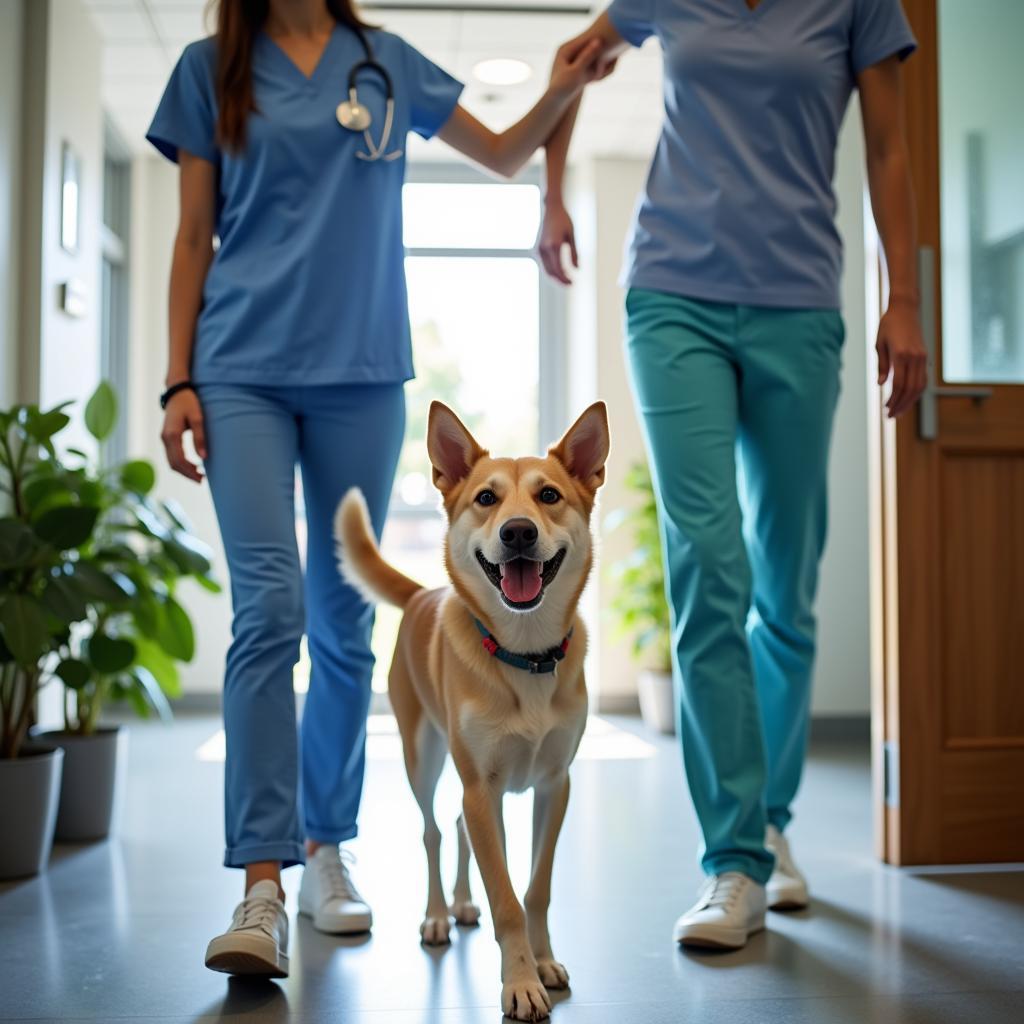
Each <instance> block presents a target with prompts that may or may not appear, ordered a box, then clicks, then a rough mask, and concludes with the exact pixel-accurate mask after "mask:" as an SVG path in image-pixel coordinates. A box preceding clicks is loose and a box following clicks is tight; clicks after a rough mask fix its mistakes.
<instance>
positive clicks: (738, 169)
mask: <svg viewBox="0 0 1024 1024" xmlns="http://www.w3.org/2000/svg"><path fill="white" fill-rule="evenodd" d="M608 16H609V17H610V19H611V21H612V24H613V25H614V26H615V28H616V29H617V30H618V32H619V34H620V35H621V36H622V37H623V38H624V39H625V40H626V41H627V42H629V43H632V44H633V45H634V46H639V45H640V44H641V43H642V42H643V41H644V40H645V39H647V37H648V36H651V35H657V37H658V39H659V40H660V42H661V45H662V49H663V51H664V63H665V74H664V88H665V121H664V125H663V128H662V134H661V139H660V141H659V143H658V148H657V150H656V152H655V155H654V160H653V163H652V165H651V169H650V173H649V176H648V179H647V187H646V190H645V193H644V196H643V198H642V200H641V203H640V206H639V209H638V211H637V216H636V223H635V226H634V230H633V236H632V240H631V242H630V246H629V254H628V257H627V266H626V270H625V272H624V275H623V276H624V278H625V282H626V283H627V284H630V285H633V286H636V287H638V288H650V289H653V290H655V291H665V292H671V293H674V294H677V295H683V296H687V297H690V298H696V299H705V300H708V301H712V302H735V303H743V304H749V305H758V306H776V307H791V308H820V309H838V308H839V305H840V297H839V283H840V282H839V279H840V274H841V272H842V244H841V242H840V238H839V232H838V231H837V229H836V226H835V212H836V199H835V194H834V193H833V190H832V177H833V173H834V171H835V153H836V143H837V139H838V135H839V127H840V125H841V124H842V120H843V117H844V115H845V113H846V108H847V104H848V103H849V99H850V94H851V92H852V91H853V89H854V88H855V86H856V76H857V75H858V74H859V73H860V72H861V71H863V70H864V69H865V68H867V67H870V66H871V65H872V64H876V63H878V62H879V61H881V60H884V59H885V58H886V57H890V56H892V55H894V54H896V55H898V56H899V57H900V59H901V60H902V59H905V58H906V57H908V56H909V55H910V54H911V53H912V52H913V51H914V49H915V47H916V43H915V41H914V37H913V34H912V33H911V31H910V26H909V25H908V24H907V19H906V17H905V16H904V14H903V10H902V8H901V7H900V4H899V0H760V3H759V4H758V5H757V7H756V8H755V9H754V10H750V8H749V7H747V4H746V0H612V4H611V6H610V7H609V8H608Z"/></svg>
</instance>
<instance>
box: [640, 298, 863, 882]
mask: <svg viewBox="0 0 1024 1024" xmlns="http://www.w3.org/2000/svg"><path fill="white" fill-rule="evenodd" d="M626 330H627V349H628V356H629V364H630V368H631V373H632V383H633V388H634V393H635V396H636V402H637V407H638V409H639V411H640V413H641V414H642V418H643V423H644V428H645V432H646V440H647V446H648V452H649V455H650V462H651V469H652V475H653V479H654V486H655V492H656V495H657V499H658V509H659V513H660V518H661V532H662V542H663V546H664V555H665V573H666V589H667V592H668V598H669V603H670V606H671V609H672V654H673V666H674V676H675V680H676V690H677V695H678V701H677V703H678V723H679V734H680V737H681V740H682V746H683V761H684V764H685V768H686V777H687V781H688V783H689V787H690V793H691V795H692V797H693V802H694V807H695V809H696V812H697V817H698V818H699V820H700V825H701V830H702V832H703V836H704V852H703V856H702V861H701V863H702V866H703V868H704V870H705V871H706V872H707V873H708V874H721V873H723V872H725V871H740V872H742V873H744V874H746V875H748V876H750V877H751V878H753V879H755V880H756V881H758V882H762V883H763V882H765V881H766V880H767V879H768V877H769V875H770V874H771V871H772V866H773V858H772V855H771V853H769V852H768V851H767V850H766V849H765V845H764V837H765V826H766V823H769V822H770V823H771V824H773V825H775V826H776V827H777V828H778V829H779V830H780V831H781V830H782V829H784V828H785V827H786V825H787V824H788V822H789V820H790V817H791V812H790V805H791V803H792V801H793V798H794V796H795V795H796V791H797V787H798V786H799V783H800V776H801V772H802V769H803V762H804V755H805V750H806V744H807V727H808V719H809V715H810V691H811V675H812V669H813V663H814V651H815V618H814V610H813V605H814V597H815V591H816V589H817V581H818V563H819V560H820V558H821V553H822V550H823V548H824V543H825V531H826V518H827V469H828V453H829V443H830V438H831V433H832V421H833V417H834V413H835V408H836V402H837V400H838V397H839V375H840V366H841V351H842V344H843V338H844V328H843V321H842V317H841V316H840V314H839V313H838V312H837V311H835V310H805V309H773V308H767V307H754V306H741V305H733V304H725V303H715V302H704V301H697V300H693V299H687V298H683V297H681V296H677V295H670V294H666V293H663V292H654V291H647V290H641V289H636V288H634V289H631V290H630V292H629V294H628V296H627V298H626Z"/></svg>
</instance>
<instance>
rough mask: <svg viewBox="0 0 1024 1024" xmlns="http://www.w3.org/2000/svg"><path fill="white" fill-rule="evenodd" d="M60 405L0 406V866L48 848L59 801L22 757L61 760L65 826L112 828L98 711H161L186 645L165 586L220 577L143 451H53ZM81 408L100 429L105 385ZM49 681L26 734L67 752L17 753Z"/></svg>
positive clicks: (106, 418)
mask: <svg viewBox="0 0 1024 1024" xmlns="http://www.w3.org/2000/svg"><path fill="white" fill-rule="evenodd" d="M65 408H66V406H62V407H60V408H57V409H53V410H50V411H48V412H42V411H40V410H39V409H38V408H36V407H34V406H17V407H15V408H14V409H11V410H9V411H6V412H0V488H2V491H3V492H5V494H6V500H7V504H8V506H9V512H8V514H6V515H4V516H2V517H0V679H2V688H0V825H2V826H3V832H4V842H3V844H0V877H13V876H16V875H18V874H31V873H34V872H35V871H38V870H39V869H40V867H41V866H42V865H43V864H44V863H45V861H46V858H47V856H48V853H49V845H50V842H51V840H52V834H53V826H54V824H55V822H56V820H57V806H58V805H57V803H56V802H54V803H53V806H52V808H50V807H49V806H48V805H47V804H46V802H45V801H44V800H43V799H42V797H43V786H42V783H41V782H40V783H39V784H38V785H37V786H36V787H35V788H34V789H32V790H31V791H30V790H28V789H26V788H25V782H24V776H25V775H26V772H27V771H28V770H29V769H28V767H27V765H29V764H30V763H31V764H33V765H35V764H42V763H43V761H45V759H46V758H47V757H50V756H52V758H53V759H54V760H55V761H56V762H57V763H59V762H60V760H61V758H64V760H65V762H66V764H67V767H66V769H65V772H64V776H65V782H66V783H67V788H66V790H65V792H64V793H63V796H62V799H61V819H62V821H63V822H64V823H65V824H66V829H65V830H64V831H63V832H62V835H64V836H66V837H68V838H70V837H71V835H74V836H76V837H82V838H84V837H85V836H86V834H89V836H90V837H92V836H94V835H99V834H102V833H103V831H104V829H103V827H102V821H103V820H104V816H105V818H106V821H107V828H108V829H109V819H110V809H112V808H113V805H114V800H113V792H114V788H115V787H114V779H115V778H116V770H115V766H116V763H117V760H116V753H117V749H118V748H119V747H120V746H122V742H121V740H120V739H119V738H118V736H117V734H116V733H115V734H113V736H112V737H111V735H110V734H108V733H104V732H103V731H101V730H98V718H99V714H100V710H101V708H102V706H103V704H104V702H105V701H106V700H108V699H111V698H113V699H117V698H124V699H127V700H129V701H131V702H132V703H133V704H134V705H135V706H136V708H137V709H139V710H140V711H143V710H145V711H146V712H147V713H148V710H149V708H150V707H155V708H157V709H158V710H160V711H162V712H164V713H166V710H167V701H166V697H165V695H164V693H165V691H166V692H170V693H174V692H175V690H176V687H177V670H176V667H175V662H176V660H187V659H188V658H190V657H191V656H192V647H193V639H192V630H191V623H190V622H189V620H188V616H187V614H186V613H185V612H184V610H183V609H182V608H181V606H180V604H178V602H177V601H176V600H175V598H174V594H173V590H174V585H175V583H176V582H177V580H178V579H180V578H181V577H183V576H192V577H194V578H196V579H198V580H199V581H200V582H201V583H202V584H203V585H204V586H208V587H211V588H214V589H216V588H217V584H216V583H215V582H214V581H213V580H212V579H210V577H209V570H210V564H209V559H208V556H207V554H206V552H205V550H204V549H203V548H202V546H201V545H200V544H199V543H198V542H197V541H196V540H195V539H194V538H193V537H192V536H191V534H190V533H189V531H188V528H187V524H186V523H185V522H184V521H183V520H182V518H181V516H180V514H179V513H178V512H177V511H176V510H175V509H174V508H173V507H171V506H168V505H166V504H164V505H160V504H158V503H156V502H155V501H154V500H153V499H152V498H151V497H150V496H149V492H150V491H151V489H152V486H153V483H154V480H155V474H154V472H153V468H152V466H151V465H149V463H146V462H141V461H132V462H127V463H123V464H120V465H117V466H112V467H108V468H105V469H102V470H101V469H96V468H94V467H93V466H91V465H90V460H89V458H88V456H86V455H85V453H84V452H81V451H79V450H77V449H74V448H67V449H65V450H64V451H63V452H61V453H60V454H58V451H57V448H56V446H55V443H54V439H55V437H56V435H57V434H59V433H60V431H62V430H63V429H64V428H65V427H66V426H67V425H68V423H69V422H70V418H69V417H68V415H67V413H66V412H65V411H64V409H65ZM85 420H86V425H87V427H88V429H89V430H90V432H91V433H92V434H93V435H94V436H95V437H97V438H98V439H102V438H104V437H106V436H107V435H108V434H109V433H110V431H111V430H112V429H113V425H114V422H115V420H116V401H115V399H114V395H113V392H112V391H111V389H110V388H109V386H108V385H106V384H101V385H100V387H99V388H98V389H97V392H96V393H95V394H94V395H93V397H92V398H91V399H90V401H89V404H88V406H87V407H86V416H85ZM53 679H59V680H61V681H63V683H64V684H65V686H66V687H67V689H68V692H67V694H66V698H65V708H66V723H65V724H66V728H65V730H64V731H63V732H60V733H44V734H42V735H41V736H39V737H35V738H34V739H35V740H37V741H38V740H40V739H41V740H42V741H43V742H44V743H46V744H47V747H48V748H51V749H52V748H54V747H58V748H64V752H62V753H61V754H60V755H59V756H58V755H57V754H53V755H36V756H26V755H31V754H32V753H33V751H34V749H35V748H34V747H33V746H32V744H31V743H30V744H26V738H27V736H28V729H29V725H30V723H31V720H32V716H33V713H34V707H35V700H36V696H37V695H38V691H39V689H40V687H41V686H43V685H44V684H46V683H47V682H49V681H51V680H53ZM72 761H73V766H72V763H71V762H72ZM40 771H41V769H39V770H37V771H36V774H39V772H40ZM54 771H56V769H53V768H51V776H50V785H51V790H52V793H53V795H54V798H55V800H56V794H57V784H58V783H59V774H58V775H57V776H56V781H54V779H53V772H54ZM108 791H109V792H108ZM47 792H50V791H47ZM97 821H99V822H100V824H99V825H97Z"/></svg>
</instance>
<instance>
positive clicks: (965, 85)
mask: <svg viewBox="0 0 1024 1024" xmlns="http://www.w3.org/2000/svg"><path fill="white" fill-rule="evenodd" d="M938 11H939V27H940V32H939V95H940V124H939V127H940V132H939V137H940V140H941V149H940V154H939V156H940V160H941V166H940V170H941V174H942V363H943V366H942V369H943V376H944V377H945V378H946V380H949V381H957V382H965V381H997V382H998V381H1004V382H1017V383H1020V382H1024V189H1022V188H1021V180H1022V179H1021V173H1022V172H1021V168H1022V167H1024V133H1022V132H1021V129H1020V126H1021V115H1020V97H1021V94H1022V92H1024V64H1022V63H1021V59H1020V40H1021V39H1022V38H1024V4H1021V2H1020V0H976V2H975V3H971V4H965V3H962V2H960V0H941V2H940V3H939V5H938Z"/></svg>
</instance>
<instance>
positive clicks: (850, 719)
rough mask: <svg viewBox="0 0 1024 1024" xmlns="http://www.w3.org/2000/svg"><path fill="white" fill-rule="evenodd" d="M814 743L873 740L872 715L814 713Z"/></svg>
mask: <svg viewBox="0 0 1024 1024" xmlns="http://www.w3.org/2000/svg"><path fill="white" fill-rule="evenodd" d="M811 742H812V743H862V744H863V745H864V746H865V747H866V746H868V744H870V742H871V716H870V715H863V714H862V715H812V716H811Z"/></svg>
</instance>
